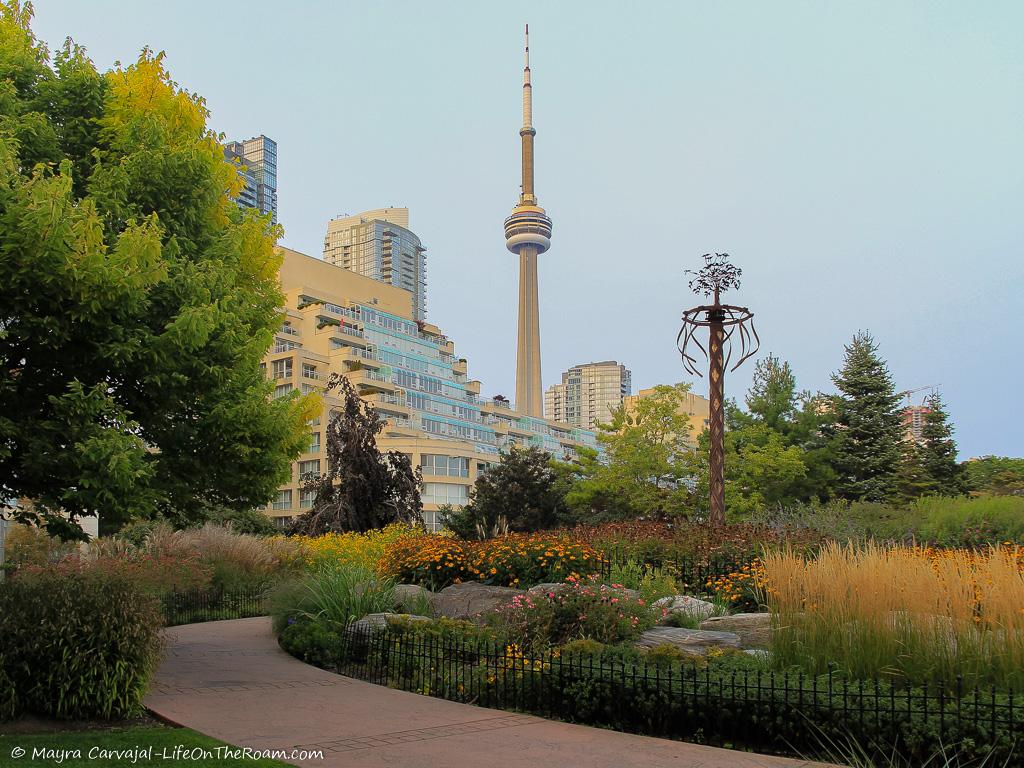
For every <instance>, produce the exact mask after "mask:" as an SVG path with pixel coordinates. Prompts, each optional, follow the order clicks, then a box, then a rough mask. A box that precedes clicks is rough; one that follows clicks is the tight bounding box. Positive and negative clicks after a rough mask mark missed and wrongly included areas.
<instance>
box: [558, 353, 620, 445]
mask: <svg viewBox="0 0 1024 768" xmlns="http://www.w3.org/2000/svg"><path fill="white" fill-rule="evenodd" d="M632 386H633V376H632V374H631V373H630V372H629V369H628V368H626V366H624V365H620V364H619V363H617V362H615V361H614V360H604V361H602V362H600V363H584V364H583V365H577V366H574V367H572V368H570V369H569V370H568V371H566V372H565V373H563V374H562V383H561V384H554V385H552V386H550V387H548V390H547V392H545V393H544V413H545V414H547V416H548V418H550V419H554V420H555V421H564V422H565V423H567V424H572V425H573V426H576V427H583V429H594V428H595V426H596V425H597V423H598V422H608V421H609V420H610V419H611V414H612V411H613V410H615V409H616V408H618V407H619V406H620V405H622V399H623V398H624V397H626V396H627V395H629V394H630V392H632V391H633V390H632Z"/></svg>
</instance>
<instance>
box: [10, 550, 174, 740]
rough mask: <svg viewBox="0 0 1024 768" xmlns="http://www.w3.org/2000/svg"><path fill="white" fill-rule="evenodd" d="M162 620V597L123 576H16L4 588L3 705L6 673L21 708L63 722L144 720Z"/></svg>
mask: <svg viewBox="0 0 1024 768" xmlns="http://www.w3.org/2000/svg"><path fill="white" fill-rule="evenodd" d="M162 622H163V618H162V615H161V613H160V606H159V603H158V601H157V600H156V598H154V597H153V596H152V595H149V594H147V593H146V592H144V591H143V590H141V589H140V588H139V587H137V586H136V585H135V584H134V583H133V582H132V581H131V580H130V579H128V578H126V577H125V576H123V575H120V574H107V573H103V572H101V571H97V570H91V569H90V570H86V571H81V572H77V571H63V572H60V571H51V572H43V573H34V574H32V573H29V574H22V575H19V576H16V577H14V578H12V579H10V580H9V581H8V582H7V583H5V584H4V586H3V588H2V589H0V660H2V669H0V707H3V706H4V703H3V701H2V699H3V697H4V685H3V677H5V676H6V677H7V678H8V679H9V680H10V681H11V682H12V683H13V685H14V690H15V691H16V692H17V701H16V702H15V706H14V709H15V710H16V709H18V708H20V709H24V710H26V711H29V712H34V713H36V714H39V715H45V716H48V717H54V718H57V719H61V720H72V719H122V718H126V717H132V716H134V715H137V714H138V713H139V712H140V711H141V709H142V697H143V696H144V695H145V694H146V690H147V688H148V686H149V680H150V677H151V676H152V674H153V672H154V670H155V668H156V665H157V662H158V661H159V657H160V635H159V630H160V627H161V625H162ZM7 706H8V709H9V711H11V709H10V705H9V704H8V705H7Z"/></svg>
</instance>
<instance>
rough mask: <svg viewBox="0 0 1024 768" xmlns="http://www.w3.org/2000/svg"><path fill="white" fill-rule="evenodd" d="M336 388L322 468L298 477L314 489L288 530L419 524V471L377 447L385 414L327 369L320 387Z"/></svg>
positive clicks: (404, 459) (308, 531)
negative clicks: (335, 408) (328, 374)
mask: <svg viewBox="0 0 1024 768" xmlns="http://www.w3.org/2000/svg"><path fill="white" fill-rule="evenodd" d="M335 389H340V392H341V399H342V405H341V408H340V409H339V410H338V411H337V413H335V414H334V415H332V417H331V420H330V423H329V424H328V425H327V432H326V441H327V471H326V472H324V473H322V474H320V475H318V476H312V477H308V478H303V479H304V480H305V482H304V484H303V492H305V493H312V494H314V498H313V506H312V507H311V508H310V510H309V512H307V513H306V514H304V515H302V517H300V518H299V519H298V520H297V521H296V522H295V525H294V526H293V532H294V533H302V534H306V535H308V536H320V535H322V534H324V533H328V532H332V531H333V532H345V531H357V532H360V533H362V532H364V531H369V530H371V529H373V528H383V527H385V526H387V525H390V524H391V523H406V524H409V525H412V524H419V525H422V524H423V504H422V503H421V500H420V480H421V478H420V474H419V471H418V470H414V469H413V467H412V461H411V460H410V459H409V457H408V456H407V455H406V454H404V453H401V452H399V451H387V452H381V450H380V449H379V448H378V447H377V435H379V434H380V432H381V430H382V429H384V420H383V419H381V417H380V415H379V414H378V413H377V411H376V410H375V409H374V408H373V406H372V405H370V404H369V403H367V402H366V401H365V400H363V399H362V398H361V397H359V395H358V394H357V393H356V391H355V388H354V387H353V386H352V383H351V382H350V381H349V380H348V379H347V378H345V377H344V376H341V375H339V374H337V373H334V374H331V378H330V381H329V382H328V384H327V387H326V390H325V392H328V393H329V392H331V391H333V390H335Z"/></svg>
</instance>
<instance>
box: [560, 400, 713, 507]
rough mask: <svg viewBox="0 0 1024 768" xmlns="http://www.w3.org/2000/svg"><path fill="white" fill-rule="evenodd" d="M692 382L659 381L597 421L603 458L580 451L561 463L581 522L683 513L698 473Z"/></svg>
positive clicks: (570, 503)
mask: <svg viewBox="0 0 1024 768" xmlns="http://www.w3.org/2000/svg"><path fill="white" fill-rule="evenodd" d="M689 391H690V385H689V384H675V385H672V386H669V385H661V386H657V387H655V388H654V392H653V393H651V394H650V395H649V396H646V397H641V398H638V399H637V400H636V401H635V403H634V404H633V405H632V407H630V408H627V407H625V405H621V406H619V407H618V408H616V409H615V410H614V411H612V414H611V420H610V421H609V422H608V423H606V424H599V425H598V440H599V441H600V443H601V445H602V447H603V449H604V458H603V461H599V460H598V458H597V454H596V452H593V451H587V450H582V451H580V457H579V459H578V460H577V461H575V462H573V463H570V464H561V465H559V466H558V467H557V468H558V470H559V472H560V473H561V475H562V476H563V482H564V483H567V484H568V485H569V486H570V487H569V490H568V492H567V495H566V504H567V505H568V507H569V508H570V510H571V513H572V514H571V517H572V518H573V519H577V520H580V521H587V522H596V521H602V520H616V519H623V518H628V517H636V516H640V515H648V516H654V517H658V516H663V515H673V514H683V513H685V511H686V509H685V508H686V504H687V502H688V500H689V498H690V493H691V484H692V478H693V475H694V465H693V444H692V439H691V437H690V419H689V416H688V415H687V413H686V410H685V409H684V407H683V406H684V405H685V400H686V395H687V394H688V393H689Z"/></svg>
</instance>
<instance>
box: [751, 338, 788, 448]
mask: <svg viewBox="0 0 1024 768" xmlns="http://www.w3.org/2000/svg"><path fill="white" fill-rule="evenodd" d="M746 404H747V411H748V412H749V414H750V416H752V417H753V418H754V419H756V420H757V421H758V422H760V423H761V424H762V425H764V426H765V427H767V428H768V429H770V430H773V431H775V432H778V433H779V434H780V435H783V436H786V435H788V434H789V433H790V432H791V431H792V427H793V418H794V415H795V413H796V405H797V394H796V377H795V376H794V375H793V369H792V368H790V367H789V363H788V362H786V361H785V360H780V359H779V358H778V357H776V356H775V355H768V356H767V357H765V358H762V359H761V360H758V361H757V364H756V365H755V366H754V377H753V380H752V381H751V384H750V389H749V390H748V391H747V396H746Z"/></svg>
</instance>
